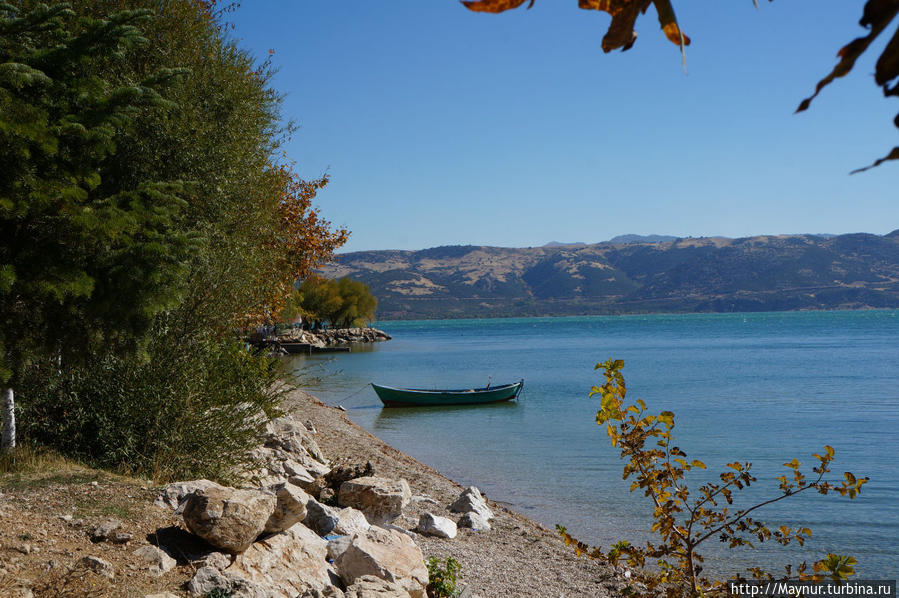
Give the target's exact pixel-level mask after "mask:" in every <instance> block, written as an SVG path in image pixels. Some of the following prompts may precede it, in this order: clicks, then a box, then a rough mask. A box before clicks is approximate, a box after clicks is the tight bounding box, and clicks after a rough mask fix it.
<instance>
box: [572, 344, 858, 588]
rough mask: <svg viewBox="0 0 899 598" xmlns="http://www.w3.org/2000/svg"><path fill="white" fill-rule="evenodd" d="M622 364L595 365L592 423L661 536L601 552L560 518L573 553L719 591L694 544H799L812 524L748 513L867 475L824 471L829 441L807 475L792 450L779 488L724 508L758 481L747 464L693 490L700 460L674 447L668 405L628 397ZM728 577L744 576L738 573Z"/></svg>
mask: <svg viewBox="0 0 899 598" xmlns="http://www.w3.org/2000/svg"><path fill="white" fill-rule="evenodd" d="M623 367H624V362H623V361H621V360H612V359H609V360H608V361H606V362H604V363H598V364H596V369H602V370H603V372H604V376H605V382H604V383H603V384H602V385H600V386H594V387H593V388H592V390H591V391H590V396H594V395H599V396H600V398H601V408H600V410H599V411H598V412H597V413H596V423H597V424H599V425H605V426H606V433H607V434H608V436H609V440H610V441H611V443H612V446H614V447H616V448H618V449H619V450H620V451H621V458H622V459H625V460H627V463H626V464H625V466H624V475H623V479H625V480H627V479H629V478H633V482H632V483H631V486H630V490H631V492H633V491H634V490H640V491H641V492H642V493H643V495H644V496H646V497H647V498H649V499H650V501H651V502H652V506H653V517H654V519H655V521H654V522H653V525H652V531H653V532H654V533H655V534H656V535H658V540H657V541H655V542H647V543H646V546H645V548H643V547H638V546H633V545H631V544H630V543H629V542H626V541H621V542H618V543H616V544H614V545H613V546H612V547H611V550H610V551H609V552H608V553H603V552H602V550H601V549H600V548H598V547H590V546H588V545H587V544H585V543H583V542H580V541H578V540H577V539H575V538H573V537H572V536H571V535H570V534H569V533H568V531H567V530H566V529H565V528H564V527H561V526H557V530H558V531H559V533H560V534H561V535H562V538H563V539H564V540H565V544H567V545H569V546H573V547H574V550H575V553H576V554H577V555H578V556H580V555H581V554H586V555H587V556H588V557H590V558H592V559H601V560H605V561H607V562H609V563H610V564H612V565H617V564H618V563H619V561H622V560H624V561H626V562H627V564H628V565H630V566H631V567H634V568H636V573H637V576H636V579H637V580H639V581H641V582H642V583H643V584H645V586H646V588H647V589H648V592H649V594H650V595H665V596H667V597H668V598H699V597H700V596H709V595H711V594H714V593H723V592H725V591H726V589H727V586H726V585H725V584H724V583H723V582H721V581H719V580H712V579H709V578H707V577H705V576H704V575H703V562H704V559H703V557H702V555H701V554H700V553H699V552H698V549H700V548H701V547H702V546H703V545H705V543H706V541H709V540H712V541H714V540H719V541H721V542H723V543H725V544H726V545H727V546H729V547H730V548H735V547H738V546H747V547H750V548H752V547H753V546H754V544H753V542H758V543H762V542H765V541H773V542H777V543H778V544H780V545H782V546H787V545H788V544H790V543H791V542H796V543H797V544H799V545H800V546H802V545H803V543H804V542H805V539H806V538H808V537H809V536H811V534H812V532H811V530H810V529H808V528H806V527H801V528H800V527H797V528H791V527H788V526H786V525H783V526H780V527H778V528H773V527H769V526H768V525H766V524H765V523H764V522H763V521H760V520H758V519H756V518H755V513H754V512H755V511H756V509H759V508H761V507H764V506H766V505H769V504H772V503H775V502H778V501H781V500H786V499H788V498H791V497H794V496H796V495H798V494H800V493H804V492H817V493H819V494H828V493H836V494H840V495H842V496H848V497H849V498H850V499H852V498H855V497H856V496H858V493H859V492H860V491H861V487H862V486H863V485H864V484H865V483H867V481H868V478H866V477H865V478H857V477H856V476H855V475H853V474H852V473H849V472H845V473H844V474H843V477H844V480H843V481H842V482H841V483H840V484H836V483H834V482H831V481H829V480H827V479H826V478H827V474H828V473H830V471H831V470H830V464H831V462H832V461H833V458H834V449H833V448H832V447H830V446H825V447H824V451H823V454H821V455H819V454H815V455H813V456H814V458H815V459H816V461H817V465H815V466H814V467H812V469H811V475H807V474H805V473H803V472H802V471H801V470H800V466H801V464H800V463H799V461H798V460H797V459H793V460H792V461H789V462H787V463H784V467H786V468H787V470H788V471H789V474H788V475H783V476H780V477H778V478H777V479H778V481H779V482H780V485H779V488H778V491H777V492H775V493H774V494H773V496H770V497H769V498H768V499H766V500H763V501H761V502H759V503H756V504H754V505H751V506H748V507H744V508H740V509H736V508H731V505H732V504H733V501H734V499H733V495H734V494H735V493H737V492H739V491H741V490H743V489H745V488H748V487H749V486H750V485H751V484H752V483H754V482H755V481H756V478H755V477H754V476H753V475H752V473H751V470H752V464H751V463H740V462H739V461H734V462H733V463H728V464H727V468H728V470H727V471H725V472H723V473H721V474H719V476H718V479H719V480H720V483H719V482H707V483H705V484H703V485H701V486H700V487H699V489H698V491H697V492H693V494H692V495H691V490H690V488H689V487H688V486H687V484H686V481H685V474H686V473H687V472H689V471H690V470H692V469H705V468H706V465H705V463H703V462H702V461H699V460H698V459H693V460H692V461H691V460H688V459H687V454H686V453H685V452H684V451H683V450H681V449H680V448H679V447H678V446H676V444H675V442H674V435H673V432H672V430H673V429H674V413H672V412H670V411H662V412H661V413H659V414H658V415H653V414H650V413H647V407H646V403H644V402H643V401H642V400H641V399H637V400H636V402H634V403H633V404H627V399H626V395H627V386H626V384H625V380H624V376H623V375H622V374H621V368H623ZM697 495H698V496H697ZM855 563H856V561H855V559H854V558H853V557H851V556H841V555H836V554H828V555H827V556H826V557H825V558H823V559H821V560H819V561H817V562H815V563H813V565H812V566H811V567H809V566H808V565H807V564H806V563H804V562H803V563H801V564H800V565H799V566H798V567H796V568H795V569H794V568H793V567H792V566H787V567H786V571H785V575H784V576H783V577H782V578H781V579H782V580H790V579H798V580H802V581H816V582H817V581H822V580H825V579H832V580H835V581H839V580H845V579H846V578H847V577H848V576H850V575H852V574H853V573H854V569H853V567H852V566H853V565H855ZM647 565H654V567H647ZM749 572H750V573H751V574H752V577H753V578H754V579H757V580H773V579H775V576H774V575H773V574H771V573H769V572H767V571H764V570H763V569H761V568H759V567H752V568H750V570H749ZM734 579H738V580H741V579H743V577H742V576H740V575H738V576H736V577H735V578H734Z"/></svg>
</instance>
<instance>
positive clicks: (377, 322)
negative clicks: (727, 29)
mask: <svg viewBox="0 0 899 598" xmlns="http://www.w3.org/2000/svg"><path fill="white" fill-rule="evenodd" d="M857 311H899V307H853V308H836V309H828V308H803V309H783V310H772V311H689V312H670V311H654V312H627V313H601V314H599V313H590V314H565V315H525V316H483V317H480V316H446V317H433V318H384V319H378V320H375V321H374V322H372V324H373V325H375V326H381V325H382V324H385V323H386V324H391V323H393V322H435V321H440V320H515V319H521V320H526V319H533V320H538V319H549V318H558V319H574V318H618V317H640V316H713V315H722V316H723V315H738V314H744V315H761V314H795V313H809V312H814V313H819V312H823V313H828V312H832V313H840V312H857Z"/></svg>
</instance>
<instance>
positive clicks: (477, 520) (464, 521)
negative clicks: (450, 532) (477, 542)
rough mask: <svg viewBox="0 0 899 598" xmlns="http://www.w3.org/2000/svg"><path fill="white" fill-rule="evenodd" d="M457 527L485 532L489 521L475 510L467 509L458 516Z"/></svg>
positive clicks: (488, 528)
mask: <svg viewBox="0 0 899 598" xmlns="http://www.w3.org/2000/svg"><path fill="white" fill-rule="evenodd" d="M458 527H467V528H470V529H471V530H472V531H476V532H486V531H490V522H489V521H487V520H486V519H484V518H483V517H481V516H480V515H479V514H478V513H477V512H476V511H468V512H467V513H465V514H463V515H462V517H460V518H459V524H458Z"/></svg>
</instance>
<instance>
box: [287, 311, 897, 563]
mask: <svg viewBox="0 0 899 598" xmlns="http://www.w3.org/2000/svg"><path fill="white" fill-rule="evenodd" d="M378 327H380V328H382V329H384V330H386V331H387V332H389V333H390V334H391V335H393V337H394V340H392V341H389V342H386V343H380V344H376V345H373V346H370V347H367V348H364V349H362V350H358V351H355V350H354V351H353V352H352V353H348V354H342V355H336V356H335V355H314V356H309V357H292V358H291V359H292V360H293V361H292V366H293V367H294V368H295V369H296V370H297V371H299V372H300V373H301V374H302V375H303V376H304V377H305V379H306V386H307V387H308V389H309V390H310V391H311V392H313V393H314V394H316V395H317V396H319V397H320V398H321V399H322V400H324V401H325V402H327V403H330V404H341V405H343V406H344V407H346V408H347V409H348V412H349V416H350V417H351V418H352V419H353V421H355V422H356V423H358V424H360V425H361V426H363V427H364V428H366V429H367V430H370V431H371V432H372V433H374V434H375V435H377V436H378V437H380V438H381V439H383V440H384V441H386V442H388V443H389V444H391V445H393V446H395V447H397V448H398V449H400V450H402V451H404V452H406V453H409V454H410V455H412V456H414V457H416V458H417V459H419V460H420V461H422V462H424V463H427V464H428V465H430V466H432V467H434V468H436V469H437V470H439V471H441V472H442V473H444V474H445V475H447V476H449V477H451V478H452V479H454V480H456V481H458V482H459V483H462V484H465V485H468V484H475V485H477V486H478V487H480V488H481V489H482V490H483V491H484V492H485V493H486V494H487V495H488V496H489V497H490V498H491V499H493V500H497V501H500V502H503V503H507V504H509V505H511V506H512V507H513V508H514V509H516V510H518V511H520V512H522V513H524V514H526V515H528V516H530V517H532V518H534V519H536V520H538V521H540V522H542V523H544V524H546V525H548V526H550V527H552V526H554V525H555V524H557V523H558V524H561V525H564V526H566V527H567V528H568V530H569V532H570V533H572V534H573V535H575V536H576V537H578V538H580V539H582V540H585V541H588V542H591V543H594V544H595V543H599V544H600V545H601V546H604V547H608V545H609V544H610V543H612V542H615V541H617V540H620V539H627V540H629V541H631V542H632V543H635V542H639V541H641V539H645V538H647V537H648V535H647V532H646V530H647V529H648V527H649V523H650V520H649V516H650V514H651V507H650V505H649V502H648V499H646V498H645V497H643V496H642V495H641V494H640V493H639V492H635V493H629V492H628V490H627V488H628V486H629V482H623V481H622V479H621V468H622V465H623V463H622V462H621V461H620V459H619V457H618V453H617V452H616V451H615V450H614V449H613V448H612V447H611V446H610V445H609V442H608V439H607V437H606V434H605V431H604V429H603V428H600V427H599V426H597V425H596V424H595V413H596V410H597V408H598V399H589V398H588V397H587V393H588V391H589V389H590V387H591V386H592V385H593V384H599V383H600V382H601V374H600V373H599V372H595V371H594V369H593V366H594V365H595V364H596V363H597V362H599V361H604V360H605V359H607V358H609V357H614V358H617V359H623V360H624V361H625V364H626V365H625V368H624V375H625V377H626V379H627V382H628V397H629V398H631V399H636V398H638V397H639V398H643V399H644V400H645V401H646V403H647V404H648V406H649V408H650V409H651V410H653V411H655V412H658V411H661V410H671V411H674V413H675V414H676V428H675V434H676V436H677V439H678V444H679V446H680V447H681V448H682V449H684V450H685V451H686V452H687V454H688V455H689V457H690V458H691V459H694V458H695V459H702V460H703V461H705V462H706V464H707V465H708V466H709V470H708V472H710V473H712V474H713V475H714V474H717V473H718V472H720V471H723V470H724V465H725V464H726V463H728V462H730V461H734V460H739V461H751V462H752V463H753V470H754V471H755V474H756V476H757V477H758V482H757V483H755V484H753V485H752V487H751V488H750V489H748V490H747V491H745V492H744V494H746V495H748V496H749V498H750V499H751V500H753V501H755V502H759V501H761V500H764V499H766V498H770V497H772V496H775V495H776V493H777V482H776V480H775V477H776V476H778V475H781V474H782V473H784V472H785V471H786V470H785V468H783V467H782V463H784V462H786V461H789V460H791V459H792V458H794V457H796V458H798V459H799V460H800V461H801V462H803V463H804V464H808V469H809V470H810V469H811V466H812V464H813V461H814V460H813V459H812V458H811V454H812V453H815V452H821V450H822V449H823V446H824V445H825V444H830V445H832V446H833V447H834V448H835V449H836V461H835V463H834V465H833V469H834V474H835V475H834V474H831V475H832V476H834V477H835V478H842V472H843V471H851V472H853V473H855V474H856V475H859V476H863V475H867V476H870V478H871V481H870V482H869V483H868V484H867V485H866V486H865V487H864V489H863V492H862V493H861V495H860V496H859V498H857V499H856V500H853V501H850V500H849V499H848V498H842V497H839V496H832V495H829V496H819V495H807V496H805V495H800V496H797V497H794V498H791V499H789V500H787V501H783V502H781V503H778V504H776V505H771V506H770V507H766V508H765V509H764V510H760V511H758V512H757V513H758V515H759V518H760V519H762V520H764V521H767V522H768V523H770V524H775V527H777V526H779V525H781V524H787V525H794V526H795V525H800V526H803V527H805V526H808V527H810V528H812V531H813V532H814V535H813V537H812V538H811V539H810V540H809V541H808V542H807V543H806V547H805V549H801V550H800V549H796V550H794V549H792V548H791V549H787V550H785V549H783V548H781V547H778V546H776V545H775V546H772V547H770V548H768V547H767V546H768V545H767V544H765V545H762V547H761V549H759V550H755V551H752V550H747V549H739V550H736V551H727V550H723V549H721V548H720V545H719V544H718V543H714V544H713V545H711V546H710V547H709V548H707V549H706V550H705V551H704V554H705V555H706V557H707V569H709V570H712V571H714V572H716V573H718V574H729V573H733V572H735V571H740V570H743V569H745V567H747V566H751V565H760V566H765V567H769V568H771V569H772V570H775V571H776V572H780V571H781V569H780V567H781V566H782V565H783V564H786V563H787V562H798V560H800V559H802V558H806V559H810V560H815V559H817V558H820V557H821V556H823V555H824V554H826V553H828V552H836V553H839V554H852V555H854V556H855V557H856V558H857V559H858V561H859V565H858V567H857V571H858V574H859V576H860V577H861V578H873V579H886V578H891V579H895V578H896V577H897V576H899V563H897V558H896V557H897V555H899V501H897V498H899V479H897V478H899V475H897V474H899V466H897V464H896V459H897V456H899V434H897V428H899V311H895V310H887V311H855V312H788V313H761V314H758V313H756V314H694V315H650V316H608V317H605V316H602V317H571V318H522V319H494V320H442V321H418V322H380V323H379V324H378ZM313 376H319V377H321V380H320V381H319V382H315V381H314V380H313V379H312V378H311V377H313ZM491 376H492V380H493V382H494V383H503V382H511V381H514V380H518V379H519V378H524V379H525V390H524V393H523V395H522V397H521V399H520V400H519V402H518V403H511V404H500V405H492V406H489V405H488V406H481V407H448V408H425V409H414V408H411V409H410V408H406V409H382V408H381V406H380V403H379V401H378V399H377V397H376V396H375V394H374V392H373V391H372V390H371V388H370V387H367V386H366V385H367V384H368V383H369V382H377V383H381V384H386V385H389V386H412V387H425V388H446V387H450V388H459V387H469V386H484V385H485V384H486V383H487V381H488V378H490V377H491ZM708 472H707V473H706V475H708ZM688 481H689V480H688ZM700 481H701V480H700V479H696V480H692V482H693V483H691V485H696V486H698V483H699V482H700ZM701 552H703V551H701Z"/></svg>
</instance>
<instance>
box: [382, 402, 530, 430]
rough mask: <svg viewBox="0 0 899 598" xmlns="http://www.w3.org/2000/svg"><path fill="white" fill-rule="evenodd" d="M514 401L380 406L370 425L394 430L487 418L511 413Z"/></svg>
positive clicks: (513, 408)
mask: <svg viewBox="0 0 899 598" xmlns="http://www.w3.org/2000/svg"><path fill="white" fill-rule="evenodd" d="M518 408H519V405H518V403H517V402H516V401H506V402H503V403H487V404H485V405H446V406H436V407H382V409H381V410H380V411H379V412H378V415H377V416H376V417H375V419H374V421H373V422H372V425H373V427H374V429H375V430H396V429H398V428H401V427H403V426H408V425H410V424H415V425H416V426H420V425H421V424H422V423H423V422H432V423H433V424H434V425H443V426H445V425H447V424H448V423H449V422H451V421H454V420H456V421H460V420H467V419H469V418H475V419H479V420H482V421H483V420H485V419H487V420H489V419H490V418H495V417H505V416H508V415H511V411H510V410H515V409H518Z"/></svg>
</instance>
